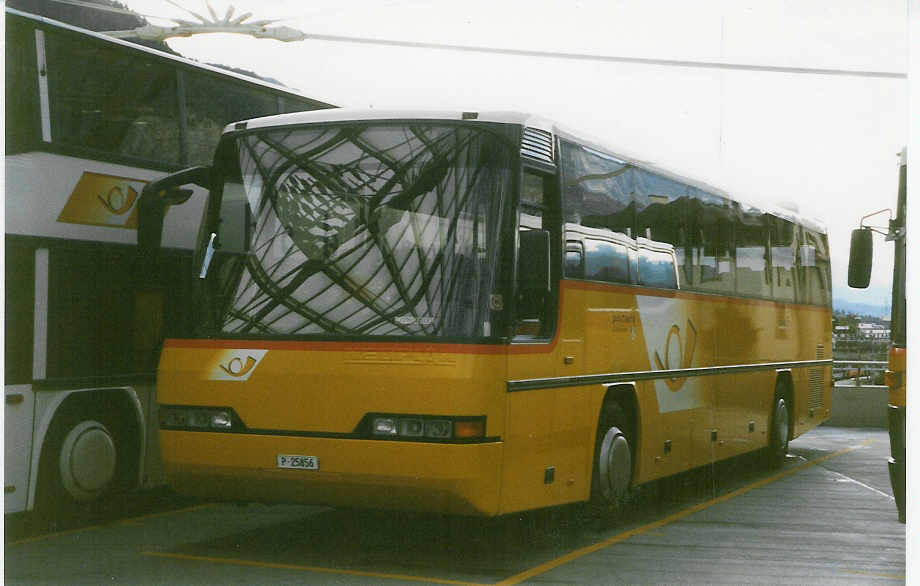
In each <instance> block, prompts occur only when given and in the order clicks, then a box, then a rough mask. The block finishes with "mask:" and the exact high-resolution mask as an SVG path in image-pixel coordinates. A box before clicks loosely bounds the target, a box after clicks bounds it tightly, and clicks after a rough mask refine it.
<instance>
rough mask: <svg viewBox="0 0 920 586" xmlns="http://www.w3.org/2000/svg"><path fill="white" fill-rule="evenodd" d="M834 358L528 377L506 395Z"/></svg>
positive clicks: (781, 366)
mask: <svg viewBox="0 0 920 586" xmlns="http://www.w3.org/2000/svg"><path fill="white" fill-rule="evenodd" d="M832 363H833V359H826V360H800V361H795V362H765V363H762V364H733V365H730V366H708V367H703V368H676V369H671V370H640V371H635V372H616V373H604V374H587V375H581V376H561V377H551V378H531V379H521V380H512V381H508V385H507V390H508V392H509V393H515V392H520V391H535V390H539V389H554V388H559V387H578V386H587V385H602V384H616V383H625V382H635V381H640V380H660V379H665V378H671V379H678V378H692V377H698V376H713V375H719V374H736V373H739V372H756V371H760V370H781V369H787V368H809V367H816V366H830V365H831V364H832Z"/></svg>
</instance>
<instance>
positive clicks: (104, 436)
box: [60, 421, 116, 500]
mask: <svg viewBox="0 0 920 586" xmlns="http://www.w3.org/2000/svg"><path fill="white" fill-rule="evenodd" d="M60 464H61V466H60V468H61V481H62V483H63V485H64V488H65V489H66V490H67V492H69V493H70V495H71V496H73V498H75V499H77V500H89V499H92V498H94V497H96V496H98V495H99V494H100V493H102V492H103V491H104V490H105V489H106V488H107V487H108V485H109V484H110V483H111V482H112V479H113V478H114V477H115V464H116V451H115V440H114V439H113V438H112V434H111V433H110V432H109V430H108V429H106V427H105V426H104V425H103V424H101V423H99V422H98V421H81V422H80V423H78V424H77V425H75V426H74V427H73V428H72V429H71V430H70V432H69V433H68V434H67V436H66V437H65V438H64V443H63V446H62V447H61V461H60Z"/></svg>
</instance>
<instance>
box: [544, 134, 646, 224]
mask: <svg viewBox="0 0 920 586" xmlns="http://www.w3.org/2000/svg"><path fill="white" fill-rule="evenodd" d="M629 170H630V167H628V166H627V165H625V164H623V163H621V162H620V161H617V160H616V159H614V158H612V157H608V156H606V155H604V154H602V153H599V152H597V151H594V150H592V149H589V148H587V147H583V146H581V145H577V144H574V143H570V142H566V141H562V176H563V193H562V206H563V215H564V218H565V221H566V222H572V223H575V224H580V225H582V226H589V227H592V228H607V229H609V230H612V231H614V232H622V233H624V234H630V235H633V232H634V225H635V204H633V203H632V196H631V195H630V194H631V192H632V178H631V176H630V174H629V173H628V171H629Z"/></svg>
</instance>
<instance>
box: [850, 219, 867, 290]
mask: <svg viewBox="0 0 920 586" xmlns="http://www.w3.org/2000/svg"><path fill="white" fill-rule="evenodd" d="M871 277H872V229H871V228H858V229H856V230H853V232H852V233H851V234H850V266H849V271H848V273H847V284H848V285H849V286H850V287H853V288H855V289H865V288H866V287H868V286H869V280H870V279H871Z"/></svg>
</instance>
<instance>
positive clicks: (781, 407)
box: [766, 395, 789, 468]
mask: <svg viewBox="0 0 920 586" xmlns="http://www.w3.org/2000/svg"><path fill="white" fill-rule="evenodd" d="M788 451H789V408H788V406H787V404H786V398H785V397H784V396H782V395H777V397H776V398H775V399H774V400H773V414H772V422H771V423H770V445H769V446H768V447H767V458H766V460H767V466H769V467H770V468H778V467H779V466H780V465H781V464H782V463H783V460H785V459H786V453H787V452H788Z"/></svg>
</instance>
